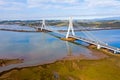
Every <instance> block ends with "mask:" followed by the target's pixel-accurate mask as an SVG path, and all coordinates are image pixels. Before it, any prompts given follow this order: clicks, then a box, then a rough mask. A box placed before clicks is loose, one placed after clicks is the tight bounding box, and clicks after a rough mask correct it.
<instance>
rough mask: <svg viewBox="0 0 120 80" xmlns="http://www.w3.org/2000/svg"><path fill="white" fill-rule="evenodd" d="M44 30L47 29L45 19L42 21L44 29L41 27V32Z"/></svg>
mask: <svg viewBox="0 0 120 80" xmlns="http://www.w3.org/2000/svg"><path fill="white" fill-rule="evenodd" d="M43 29H46V25H45V19H43V20H42V27H41V31H42V30H43Z"/></svg>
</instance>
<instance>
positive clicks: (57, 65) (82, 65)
mask: <svg viewBox="0 0 120 80" xmlns="http://www.w3.org/2000/svg"><path fill="white" fill-rule="evenodd" d="M118 59H120V57H116V56H110V55H109V56H108V57H105V58H101V59H97V60H96V59H88V60H87V59H78V58H71V59H60V60H56V61H54V62H51V63H46V64H42V65H35V66H27V67H22V68H17V67H16V68H13V69H10V70H7V71H3V72H1V73H0V79H2V80H5V79H8V78H11V80H14V79H17V80H24V79H23V78H24V77H25V79H27V80H33V79H34V77H35V78H36V79H35V80H37V79H40V80H44V79H45V80H46V79H47V80H54V79H53V77H54V73H57V74H58V75H59V78H60V80H63V77H66V76H67V79H65V80H72V79H69V78H70V77H71V78H73V79H74V80H81V79H82V78H85V77H88V79H85V80H91V79H90V78H89V75H90V74H89V75H87V76H85V77H84V76H82V75H83V74H86V73H84V72H87V73H90V72H91V69H92V70H93V71H94V69H100V71H103V72H104V71H106V69H105V70H103V69H102V67H103V66H104V67H106V66H110V65H111V68H113V66H114V65H112V64H113V62H116V60H118ZM110 63H111V64H110ZM119 64H120V62H119ZM119 64H118V62H117V65H118V66H119V67H120V65H119ZM102 65H103V66H102ZM105 65H106V66H105ZM89 67H90V72H88V71H89ZM69 68H70V69H72V70H74V71H75V72H76V74H74V71H71V70H69ZM86 68H87V70H86ZM111 68H110V70H111ZM63 69H65V70H63ZM113 69H114V68H113ZM116 69H118V71H119V68H118V67H115V70H116ZM66 70H67V71H66ZM68 70H69V71H68ZM108 70H109V67H108ZM31 71H32V72H31ZM61 71H62V72H61ZM112 71H113V70H112ZM112 71H110V72H112ZM28 72H29V73H30V74H29V73H28ZM44 72H45V74H44ZM68 72H69V73H70V74H69V73H68ZM81 72H82V73H81ZM21 73H22V74H23V75H21V79H18V78H17V77H18V76H19V75H20V74H21ZM107 73H108V74H109V72H107ZM39 74H42V75H39ZM43 74H44V75H43ZM94 74H95V76H94ZM94 74H92V76H94V77H96V74H102V73H99V70H98V72H95V73H94ZM11 75H14V76H11ZM27 75H29V76H27ZM30 75H31V76H30ZM32 75H36V76H37V75H39V77H38V78H37V77H36V76H34V77H32ZM75 75H76V76H77V77H75ZM102 75H107V74H106V73H104V74H102ZM110 75H111V73H110ZM22 76H23V77H22ZM48 76H49V77H48ZM79 76H80V77H79ZM116 76H119V73H118V74H116ZM26 77H27V78H26ZM112 77H113V78H114V76H112ZM96 78H98V79H97V80H108V79H109V77H108V79H106V78H107V77H102V78H105V79H101V77H100V79H99V77H96ZM118 78H120V76H119V77H118ZM92 80H96V79H92ZM117 80H118V79H117Z"/></svg>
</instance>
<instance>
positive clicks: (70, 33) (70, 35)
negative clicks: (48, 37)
mask: <svg viewBox="0 0 120 80" xmlns="http://www.w3.org/2000/svg"><path fill="white" fill-rule="evenodd" d="M74 25H75V26H76V28H77V29H82V30H83V31H82V30H81V32H82V33H83V34H84V35H86V36H87V38H84V37H82V36H78V35H76V34H75V31H76V30H74V28H73V20H72V17H70V19H69V26H68V28H67V33H63V32H60V30H57V29H55V28H53V29H50V28H49V27H48V26H46V22H45V20H44V19H43V21H42V26H40V27H35V28H36V30H37V31H41V32H54V33H56V34H60V35H63V36H64V40H68V41H69V40H73V41H74V40H80V41H83V42H86V43H88V44H91V45H95V46H96V47H97V49H101V48H104V49H107V50H110V51H112V52H113V53H120V48H117V47H113V46H110V45H108V44H107V43H106V42H104V41H102V40H100V39H98V38H97V37H95V36H94V35H93V34H91V32H90V31H84V30H85V27H82V26H81V27H78V26H79V24H78V23H76V22H74ZM57 28H59V27H57ZM61 30H63V29H61Z"/></svg>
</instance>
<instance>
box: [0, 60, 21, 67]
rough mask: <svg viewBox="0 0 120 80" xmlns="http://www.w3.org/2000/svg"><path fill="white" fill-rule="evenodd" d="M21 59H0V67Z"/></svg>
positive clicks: (18, 61) (15, 62) (19, 61)
mask: <svg viewBox="0 0 120 80" xmlns="http://www.w3.org/2000/svg"><path fill="white" fill-rule="evenodd" d="M22 62H23V59H0V67H4V66H7V65H10V64H17V63H22Z"/></svg>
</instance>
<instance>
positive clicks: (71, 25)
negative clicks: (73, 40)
mask: <svg viewBox="0 0 120 80" xmlns="http://www.w3.org/2000/svg"><path fill="white" fill-rule="evenodd" d="M71 31H72V35H73V36H75V32H74V29H73V20H72V17H70V18H69V27H68V31H67V34H66V38H69V35H70V32H71Z"/></svg>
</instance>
